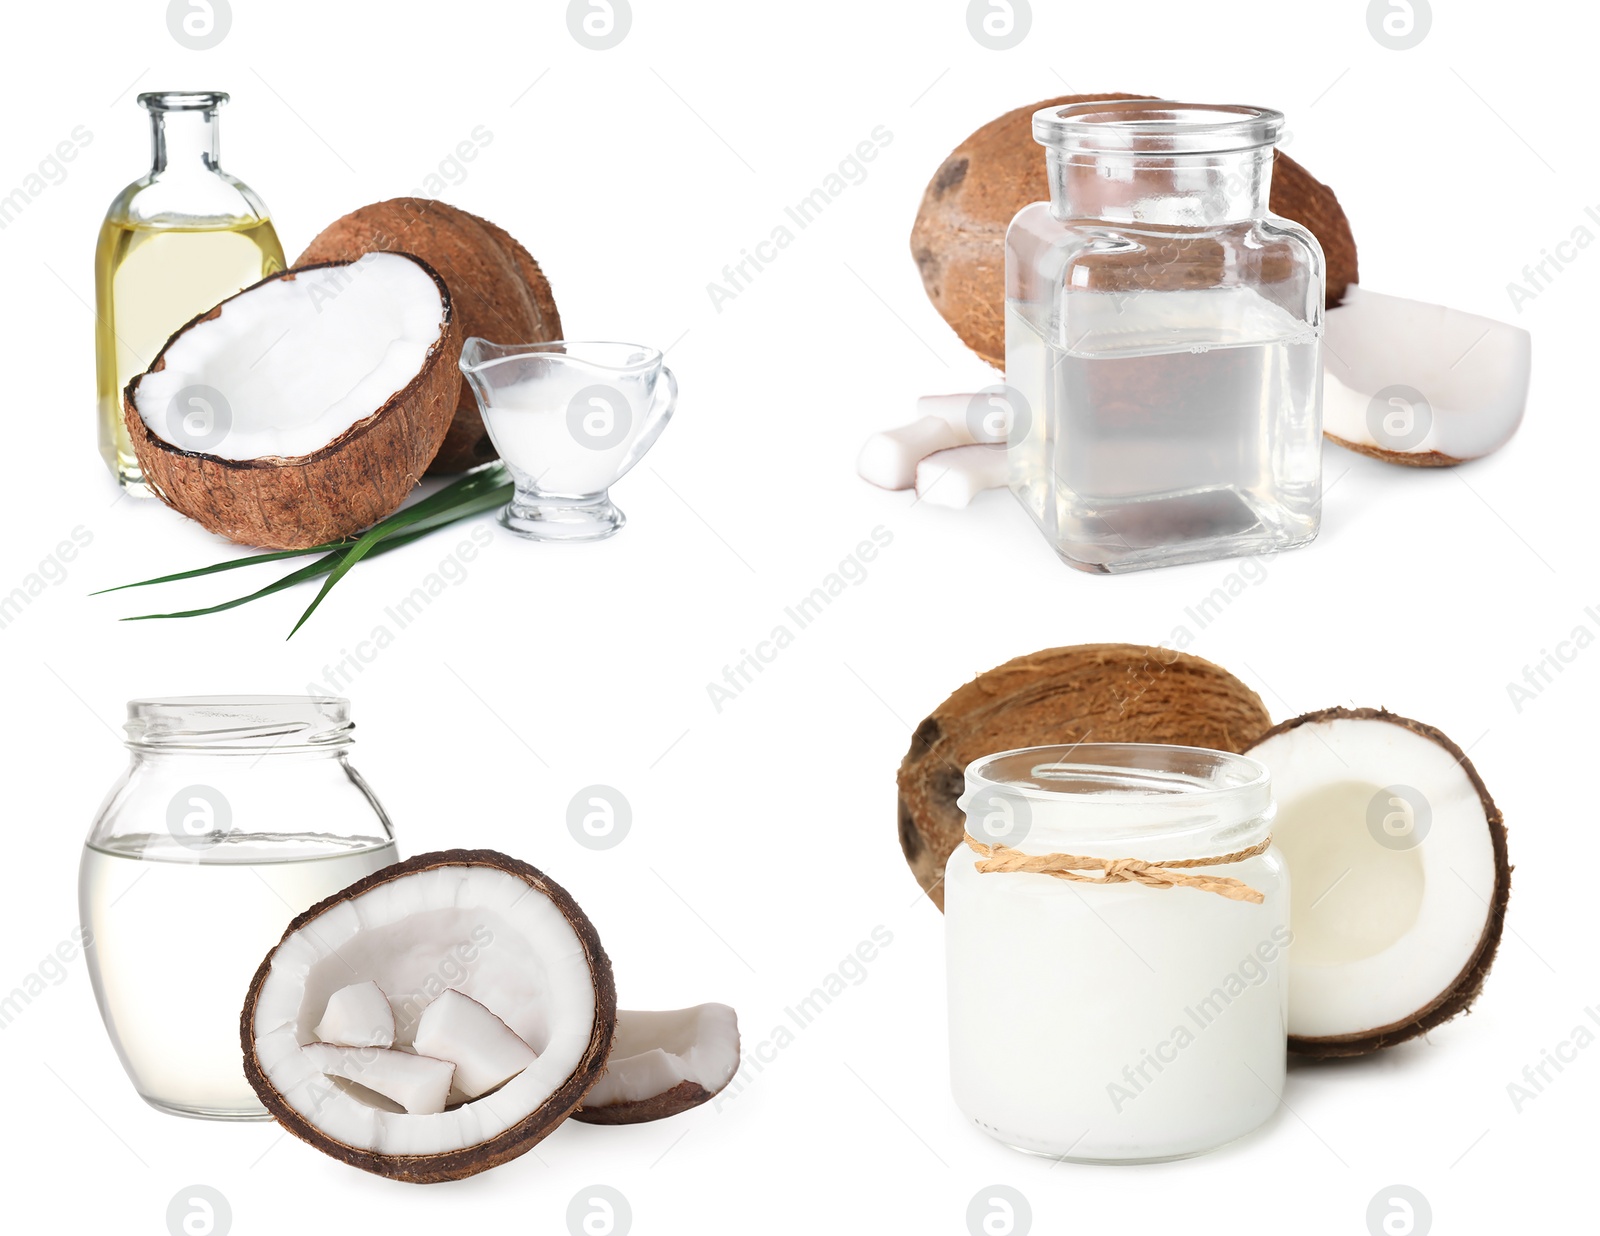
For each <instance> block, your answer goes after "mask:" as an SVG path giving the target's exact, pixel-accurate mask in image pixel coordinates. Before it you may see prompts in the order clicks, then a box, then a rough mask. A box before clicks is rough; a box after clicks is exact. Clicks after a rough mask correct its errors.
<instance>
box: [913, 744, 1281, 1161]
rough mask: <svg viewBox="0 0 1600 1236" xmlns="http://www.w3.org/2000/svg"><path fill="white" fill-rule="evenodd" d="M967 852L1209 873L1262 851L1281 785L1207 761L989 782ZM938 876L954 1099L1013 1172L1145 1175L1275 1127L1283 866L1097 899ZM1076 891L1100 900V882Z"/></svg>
mask: <svg viewBox="0 0 1600 1236" xmlns="http://www.w3.org/2000/svg"><path fill="white" fill-rule="evenodd" d="M961 806H962V808H963V810H965V811H966V813H967V832H968V834H969V835H970V836H971V837H973V838H975V839H977V840H979V841H980V842H982V843H983V844H985V845H990V846H994V845H1000V846H1005V847H1009V848H1010V849H1011V850H1014V851H1020V852H1021V853H1022V854H1025V855H1053V854H1068V855H1072V856H1076V857H1082V858H1093V859H1107V860H1109V859H1126V858H1132V859H1142V860H1144V861H1145V862H1147V863H1152V864H1156V863H1163V862H1166V863H1172V862H1180V861H1188V860H1196V859H1199V860H1205V859H1208V858H1214V857H1218V856H1226V855H1232V854H1237V853H1239V852H1240V851H1243V850H1248V849H1251V848H1253V847H1256V846H1259V845H1261V844H1262V843H1265V842H1268V841H1269V839H1270V835H1271V827H1272V818H1273V811H1274V808H1273V803H1272V792H1271V786H1270V782H1269V779H1268V774H1267V771H1266V769H1264V768H1263V767H1261V765H1259V764H1257V763H1255V762H1254V761H1253V760H1248V759H1245V758H1244V757H1242V756H1237V755H1228V754H1225V753H1223V752H1220V751H1207V750H1202V749H1200V748H1197V747H1169V746H1153V745H1142V744H1136V743H1083V744H1079V745H1077V746H1072V747H1033V748H1027V749H1024V750H1018V751H1006V752H1002V753H1000V754H997V755H991V756H987V757H985V758H984V759H981V760H978V761H975V762H974V763H973V764H971V765H970V766H969V767H968V768H967V771H966V793H965V795H964V796H963V797H962V799H961ZM979 859H980V855H979V854H978V853H976V852H974V850H973V849H972V848H971V847H970V846H968V845H959V846H957V847H956V850H955V852H954V853H953V854H951V856H950V860H949V862H948V863H947V864H946V867H945V916H944V917H945V948H946V958H947V968H948V979H949V1016H950V1081H951V1087H952V1089H953V1091H954V1094H955V1099H956V1103H957V1105H958V1106H959V1107H960V1108H961V1110H962V1112H963V1113H964V1114H965V1115H966V1116H967V1118H968V1119H969V1120H971V1121H972V1122H973V1123H974V1124H976V1125H977V1126H978V1127H979V1128H981V1129H983V1130H984V1132H986V1133H988V1134H989V1135H990V1136H992V1137H994V1138H997V1139H998V1140H1000V1141H1001V1142H1004V1143H1005V1144H1007V1145H1009V1146H1012V1147H1014V1148H1016V1149H1018V1150H1024V1151H1029V1152H1032V1153H1035V1154H1043V1155H1049V1156H1052V1157H1056V1158H1064V1159H1069V1160H1072V1161H1076V1162H1089V1163H1148V1162H1156V1161H1160V1160H1163V1159H1177V1158H1185V1157H1187V1156H1189V1155H1195V1154H1201V1153H1203V1152H1205V1151H1207V1150H1212V1149H1215V1148H1216V1147H1218V1146H1221V1145H1223V1144H1225V1143H1227V1142H1230V1141H1232V1140H1233V1139H1235V1138H1237V1137H1240V1136H1242V1135H1243V1134H1245V1133H1248V1132H1249V1131H1250V1130H1251V1129H1254V1128H1256V1127H1257V1126H1258V1125H1260V1124H1261V1123H1262V1122H1263V1121H1265V1120H1266V1119H1267V1118H1268V1117H1269V1116H1270V1115H1272V1113H1273V1111H1274V1110H1275V1109H1276V1108H1277V1105H1278V1101H1279V1095H1280V1094H1281V1093H1282V1091H1283V1081H1284V1069H1285V1060H1286V1052H1287V1046H1286V1045H1287V1018H1288V947H1289V943H1290V939H1291V937H1290V932H1289V878H1288V871H1287V868H1286V867H1285V865H1284V862H1283V860H1282V858H1281V856H1280V855H1279V854H1278V851H1277V850H1276V848H1268V849H1267V850H1265V851H1264V852H1263V853H1261V854H1258V855H1255V856H1254V857H1250V858H1245V859H1242V860H1240V861H1236V862H1232V863H1227V864H1224V865H1216V866H1212V865H1205V866H1193V867H1188V868H1184V869H1182V870H1183V873H1184V875H1185V876H1194V877H1217V876H1223V877H1231V878H1232V879H1234V880H1237V881H1242V882H1243V883H1244V884H1245V885H1247V886H1248V887H1249V888H1250V889H1253V890H1255V891H1256V892H1258V893H1260V894H1261V896H1262V900H1261V902H1260V904H1251V903H1250V902H1249V901H1245V900H1231V899H1230V898H1229V897H1227V896H1223V895H1221V894H1219V893H1217V892H1213V891H1209V890H1204V889H1200V888H1194V887H1147V886H1145V885H1143V884H1139V883H1132V882H1129V883H1110V884H1104V885H1099V884H1090V883H1082V882H1074V881H1071V880H1064V879H1058V878H1056V877H1055V876H1052V875H1047V874H1042V873H1035V872H1021V871H979V870H977V863H978V861H979ZM1081 874H1084V875H1087V876H1089V877H1091V878H1094V879H1099V878H1100V876H1099V875H1098V874H1097V873H1096V872H1094V871H1083V872H1081Z"/></svg>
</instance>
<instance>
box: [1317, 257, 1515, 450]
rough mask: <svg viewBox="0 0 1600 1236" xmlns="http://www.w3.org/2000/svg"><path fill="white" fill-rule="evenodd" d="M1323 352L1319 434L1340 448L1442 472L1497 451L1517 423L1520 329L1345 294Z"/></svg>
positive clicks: (1394, 299) (1359, 290) (1390, 299)
mask: <svg viewBox="0 0 1600 1236" xmlns="http://www.w3.org/2000/svg"><path fill="white" fill-rule="evenodd" d="M1322 343H1323V347H1322V364H1323V377H1324V379H1325V380H1324V382H1323V396H1322V401H1323V408H1322V423H1323V431H1324V432H1325V433H1326V434H1327V435H1328V437H1329V438H1331V439H1332V440H1333V441H1335V442H1337V443H1338V444H1339V445H1340V446H1347V447H1349V448H1350V449H1351V450H1353V451H1360V452H1361V453H1362V454H1364V455H1371V456H1373V457H1374V458H1377V459H1383V460H1387V461H1388V462H1389V463H1398V464H1408V465H1410V466H1412V467H1418V468H1436V467H1446V466H1449V465H1451V464H1458V463H1462V462H1464V461H1465V460H1469V459H1478V458H1480V457H1481V456H1484V455H1487V454H1489V453H1490V452H1491V451H1496V450H1499V449H1500V448H1501V447H1502V446H1504V445H1505V444H1506V443H1507V442H1508V441H1509V440H1510V438H1511V435H1512V434H1514V433H1516V431H1517V426H1518V425H1520V424H1521V423H1522V413H1523V409H1524V408H1525V407H1526V406H1527V402H1528V378H1529V374H1530V372H1531V370H1532V365H1533V340H1532V337H1531V336H1530V335H1529V334H1528V332H1527V331H1525V330H1522V329H1521V328H1519V327H1516V326H1511V325H1509V324H1507V323H1505V322H1496V321H1494V320H1493V319H1492V318H1484V317H1479V316H1478V315H1477V314H1475V313H1463V312H1461V311H1460V310H1458V309H1447V308H1445V307H1444V306H1443V305H1428V304H1424V303H1422V302H1421V301H1415V300H1404V299H1402V298H1400V297H1398V296H1385V295H1383V294H1382V293H1380V292H1369V291H1367V290H1366V289H1365V288H1363V287H1358V286H1352V287H1351V288H1350V289H1349V291H1348V292H1346V293H1345V298H1344V303H1343V304H1342V305H1340V306H1339V307H1338V308H1337V309H1330V310H1328V316H1327V325H1326V328H1325V330H1324V333H1323V337H1322Z"/></svg>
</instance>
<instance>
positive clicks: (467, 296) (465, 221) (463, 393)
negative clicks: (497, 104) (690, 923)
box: [295, 197, 561, 475]
mask: <svg viewBox="0 0 1600 1236" xmlns="http://www.w3.org/2000/svg"><path fill="white" fill-rule="evenodd" d="M375 250H376V251H381V252H390V253H411V254H415V255H416V256H417V257H420V258H421V259H422V260H423V261H425V262H427V263H428V264H429V265H430V266H432V267H433V268H434V269H435V270H437V271H438V272H439V274H440V275H441V276H443V278H444V281H445V283H446V285H447V286H448V287H449V288H450V291H451V294H452V296H453V297H454V300H455V306H456V313H457V314H458V315H459V317H460V320H461V338H462V339H463V340H466V339H470V338H471V337H472V336H474V335H478V336H481V337H482V338H485V339H488V340H490V341H491V342H494V343H547V342H549V341H551V340H554V339H560V338H561V315H560V314H559V313H558V312H557V311H556V302H555V297H554V295H553V294H552V293H551V291H550V283H549V281H548V280H547V279H546V278H545V277H544V272H543V271H542V270H540V269H539V263H537V262H536V261H534V260H533V258H532V257H531V256H529V254H528V251H527V250H526V249H524V248H523V247H522V246H521V245H519V244H518V243H517V242H516V241H515V240H513V239H512V238H511V236H510V235H509V234H507V233H506V232H505V231H504V230H503V229H501V228H498V227H496V226H495V225H494V224H493V223H490V222H489V221H488V220H487V219H480V218H478V216H477V215H473V214H468V213H467V212H466V211H464V210H461V209H459V208H457V207H455V206H451V205H448V204H447V203H445V202H439V201H435V200H433V199H432V198H423V197H397V198H392V199H390V200H389V201H386V202H376V203H374V204H373V205H371V206H363V207H361V208H360V209H359V210H353V211H351V212H350V213H349V214H347V215H345V216H344V217H343V218H341V219H335V220H334V221H333V222H332V223H330V224H329V225H328V226H327V227H325V228H323V230H322V231H321V232H319V233H318V234H317V236H316V237H315V238H314V239H313V240H312V242H311V243H310V244H309V245H307V246H306V251H305V252H304V253H302V254H301V255H300V257H299V258H298V259H297V260H296V262H295V265H296V266H304V265H306V264H308V263H314V262H328V261H350V260H353V259H355V258H358V257H360V256H361V255H362V254H364V253H371V252H373V251H375ZM456 376H457V379H458V382H459V389H458V390H457V392H456V403H455V420H454V421H453V422H452V423H451V426H450V433H449V435H448V436H447V437H446V438H445V440H444V445H443V446H441V447H440V448H439V453H438V454H437V455H436V456H435V457H434V459H433V462H432V465H431V466H430V467H429V469H428V471H429V472H430V473H433V474H435V475H438V474H441V473H451V472H465V471H467V470H468V469H469V468H476V467H477V466H478V465H479V464H483V463H488V462H489V461H490V460H492V459H494V458H495V449H494V443H493V442H491V441H490V439H489V431H488V430H487V429H485V428H484V425H483V417H482V416H481V415H480V414H479V412H478V401H477V399H476V398H475V397H474V396H473V393H472V388H471V387H470V386H469V385H468V384H467V382H466V380H465V379H464V378H461V376H460V375H459V374H457V375H456Z"/></svg>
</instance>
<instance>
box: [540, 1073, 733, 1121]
mask: <svg viewBox="0 0 1600 1236" xmlns="http://www.w3.org/2000/svg"><path fill="white" fill-rule="evenodd" d="M715 1097H716V1092H714V1091H711V1090H707V1089H706V1088H705V1087H704V1086H702V1085H701V1084H700V1083H699V1082H693V1081H681V1082H679V1083H678V1084H677V1085H676V1086H673V1087H672V1088H671V1089H670V1090H663V1091H662V1092H661V1093H660V1094H653V1095H651V1096H650V1097H649V1098H648V1099H638V1100H636V1101H635V1102H632V1103H607V1104H606V1105H605V1106H604V1107H580V1108H579V1109H578V1110H577V1111H575V1112H573V1113H572V1118H573V1119H574V1120H581V1121H582V1122H583V1123H584V1124H646V1123H648V1122H649V1121H651V1120H665V1119H666V1118H667V1117H668V1116H676V1115H677V1114H678V1113H679V1112H686V1111H688V1110H689V1109H690V1108H691V1107H699V1106H700V1105H701V1104H702V1103H707V1102H709V1101H710V1100H712V1099H713V1098H715Z"/></svg>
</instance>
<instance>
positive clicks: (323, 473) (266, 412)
mask: <svg viewBox="0 0 1600 1236" xmlns="http://www.w3.org/2000/svg"><path fill="white" fill-rule="evenodd" d="M460 354H461V338H460V331H459V328H458V326H457V324H456V319H455V313H454V311H453V309H452V306H451V302H450V293H449V291H448V290H447V289H446V287H445V284H444V281H443V280H442V279H440V278H439V276H438V274H437V273H436V272H435V271H434V270H433V268H432V267H430V266H428V265H427V264H426V263H425V262H423V261H421V260H420V259H418V258H415V257H412V256H410V255H409V254H403V253H371V254H368V255H367V256H365V257H363V258H360V259H358V260H356V261H353V262H325V263H320V264H318V265H314V266H302V267H297V268H295V269H293V270H286V271H280V272H279V273H278V274H275V275H269V276H268V277H267V278H265V279H263V280H261V282H259V283H256V284H253V285H252V286H250V287H248V288H246V289H245V290H244V291H242V292H239V293H237V294H236V295H234V296H231V297H229V298H228V299H227V300H225V301H223V302H222V303H221V304H220V305H217V306H216V307H215V308H214V309H212V310H210V311H209V312H207V313H204V314H201V315H200V316H199V317H197V318H195V319H194V320H193V321H191V322H190V323H188V324H187V325H186V326H184V327H182V328H181V329H179V330H178V332H177V333H176V334H174V335H173V336H172V338H171V339H169V340H168V341H167V343H166V346H165V347H163V348H162V349H161V351H160V353H159V354H157V356H156V358H155V361H154V362H153V363H152V364H151V366H150V368H149V370H147V371H146V372H145V373H142V374H140V375H139V376H138V377H136V378H134V380H133V381H132V382H130V383H129V384H128V389H127V391H126V392H125V394H124V399H123V403H124V407H123V419H124V421H125V422H126V424H127V427H128V434H129V436H130V438H131V439H132V441H133V448H134V453H135V454H136V455H137V456H138V459H139V467H140V468H141V470H142V471H143V473H144V479H145V483H146V484H147V485H148V486H149V487H150V488H151V489H152V490H153V491H154V492H155V493H156V494H157V495H158V496H159V497H160V498H161V500H162V501H163V502H165V503H166V504H167V505H168V506H170V507H172V508H173V509H174V510H177V511H179V512H181V513H182V514H184V515H187V516H189V518H191V519H194V520H196V521H198V522H199V523H201V524H203V525H204V526H205V527H207V528H209V529H210V530H211V531H212V532H215V533H218V534H219V535H221V536H224V537H226V538H228V539H229V540H230V541H236V542H239V543H241V544H245V545H254V546H259V547H261V548H266V549H304V548H306V547H308V546H312V545H321V544H325V543H327V542H329V541H336V540H339V539H341V538H343V537H347V536H350V535H351V534H353V533H356V532H359V531H361V530H362V529H365V528H368V527H370V526H371V525H372V524H375V523H377V522H378V521H379V520H380V519H382V518H384V517H385V516H386V515H389V514H392V513H393V512H394V511H395V510H396V509H397V508H398V507H399V506H400V504H401V503H402V502H403V501H405V498H406V495H407V494H409V493H410V492H411V490H412V489H413V488H414V487H415V486H416V484H417V481H418V479H419V478H420V477H421V476H422V474H423V472H424V471H425V470H426V469H427V467H428V464H429V463H430V462H431V461H432V459H433V457H434V455H435V454H436V453H437V452H438V450H439V446H440V444H441V443H442V442H443V441H444V438H445V435H446V434H447V433H448V432H449V429H450V421H451V418H452V417H453V416H454V413H455V401H456V395H457V392H458V389H459V386H460V373H459V371H458V369H457V364H456V362H457V360H458V358H459V357H460Z"/></svg>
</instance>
